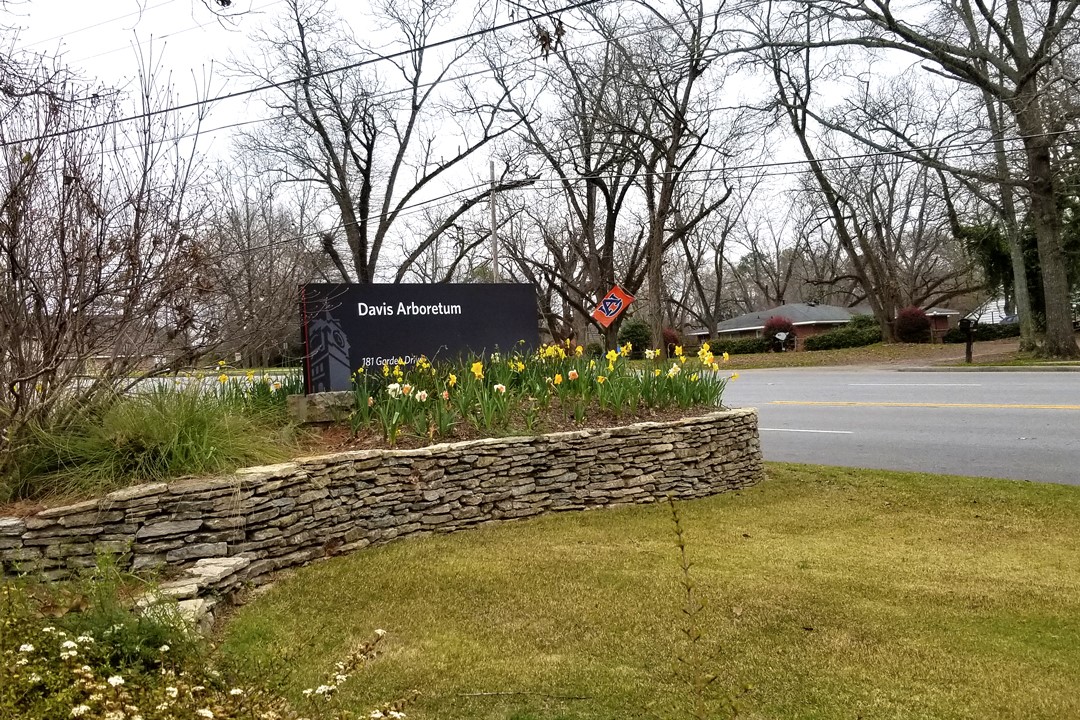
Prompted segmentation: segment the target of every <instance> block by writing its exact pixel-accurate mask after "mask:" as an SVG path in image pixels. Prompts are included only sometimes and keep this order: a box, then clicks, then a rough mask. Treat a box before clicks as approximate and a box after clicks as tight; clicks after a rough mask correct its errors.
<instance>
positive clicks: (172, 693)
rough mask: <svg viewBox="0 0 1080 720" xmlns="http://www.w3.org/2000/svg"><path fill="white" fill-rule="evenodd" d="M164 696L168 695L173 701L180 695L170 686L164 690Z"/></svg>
mask: <svg viewBox="0 0 1080 720" xmlns="http://www.w3.org/2000/svg"><path fill="white" fill-rule="evenodd" d="M165 694H166V695H168V696H169V697H170V698H172V699H173V700H175V699H176V696H177V695H179V694H180V691H179V690H177V689H176V688H174V687H171V686H170V687H167V688H165Z"/></svg>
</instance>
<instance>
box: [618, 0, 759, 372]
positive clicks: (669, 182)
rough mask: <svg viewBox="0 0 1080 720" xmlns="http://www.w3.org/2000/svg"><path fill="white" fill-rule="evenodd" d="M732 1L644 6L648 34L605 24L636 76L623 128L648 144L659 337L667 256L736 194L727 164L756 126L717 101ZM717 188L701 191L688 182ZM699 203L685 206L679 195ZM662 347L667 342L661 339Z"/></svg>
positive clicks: (653, 305) (654, 314) (654, 317)
mask: <svg viewBox="0 0 1080 720" xmlns="http://www.w3.org/2000/svg"><path fill="white" fill-rule="evenodd" d="M724 6H725V3H723V2H721V3H720V4H719V5H718V6H717V7H716V9H715V10H713V11H711V12H710V11H707V10H706V9H705V7H704V6H703V5H702V4H700V3H697V2H692V1H690V0H677V1H676V2H675V3H674V4H673V5H672V6H671V7H670V9H667V11H666V12H665V11H664V10H661V9H658V8H656V7H654V6H652V5H650V4H648V3H642V4H641V6H640V7H641V9H642V17H641V19H640V24H641V29H642V30H644V32H643V33H642V34H639V35H637V36H636V37H635V38H634V39H632V40H628V39H626V38H624V37H620V36H619V35H618V33H615V32H613V29H612V27H611V26H610V25H605V24H604V23H602V22H600V23H598V26H599V28H600V30H601V31H603V32H605V36H606V37H607V39H608V40H609V42H611V43H612V44H613V45H614V46H615V47H616V48H618V50H619V52H620V53H621V54H622V55H623V57H624V58H625V61H626V63H627V66H628V67H629V68H631V71H632V73H633V86H634V88H635V90H636V98H637V99H639V104H638V106H637V109H638V112H639V117H638V118H636V119H635V121H634V122H633V123H631V124H628V125H625V126H623V127H620V129H621V130H622V131H623V132H626V133H628V134H631V135H636V136H637V137H638V138H639V139H640V141H641V145H640V147H641V160H642V169H643V174H642V177H641V181H640V182H641V187H642V191H643V194H644V200H645V205H646V208H647V218H648V225H647V231H646V251H645V256H646V265H647V273H646V275H647V282H648V287H649V310H650V313H649V314H650V316H651V318H650V319H651V322H652V335H653V337H655V338H659V337H661V335H662V332H663V319H664V312H663V310H664V307H665V298H664V288H665V283H664V257H665V253H666V251H667V249H668V248H669V247H671V246H672V245H674V244H676V243H679V242H681V239H682V238H683V237H684V236H685V235H686V234H687V233H690V232H692V231H693V230H694V229H695V228H696V227H697V225H698V224H700V223H701V222H703V221H704V220H706V219H707V218H708V217H710V216H711V215H712V214H713V213H715V212H716V211H717V210H718V209H719V208H720V207H721V206H722V205H723V204H724V203H725V202H727V200H728V199H729V198H730V196H731V193H732V189H733V188H732V187H731V185H730V184H728V183H727V182H725V180H724V172H723V165H724V163H725V161H727V160H728V159H730V158H733V157H737V156H738V155H739V154H741V153H740V152H739V151H738V150H737V148H741V147H745V145H746V143H745V139H746V137H747V135H748V134H749V128H748V127H747V126H746V124H745V122H744V120H743V119H742V117H741V116H740V114H739V113H738V111H735V113H734V114H733V113H729V112H726V111H724V110H722V109H721V108H720V107H719V104H718V102H717V97H718V91H719V87H720V84H721V80H722V76H721V75H720V74H719V68H718V65H719V61H720V59H721V57H722V54H723V50H724V47H723V41H724V27H723V24H724V21H725V19H726V18H727V14H726V13H725V7H724ZM688 181H690V182H703V183H704V184H705V186H707V187H709V188H710V190H709V191H708V192H706V193H699V194H697V195H694V194H693V193H690V192H687V190H686V184H687V182H688ZM689 197H694V198H695V202H693V203H692V204H690V203H688V204H686V205H683V206H681V207H680V205H679V202H680V200H685V199H687V198H689ZM661 352H662V353H666V347H664V346H663V344H661Z"/></svg>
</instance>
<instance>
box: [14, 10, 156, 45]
mask: <svg viewBox="0 0 1080 720" xmlns="http://www.w3.org/2000/svg"><path fill="white" fill-rule="evenodd" d="M174 2H176V0H164V2H159V3H158V4H157V5H149V6H147V7H144V8H139V9H138V10H133V11H132V12H129V13H125V14H123V15H117V16H116V17H114V18H109V19H108V20H101V21H99V22H96V23H94V24H93V25H87V26H85V27H81V28H76V29H75V30H69V31H67V32H62V33H60V34H58V35H53V36H52V37H47V38H45V39H44V40H36V41H34V42H32V43H30V44H29V45H26V46H25V47H28V48H32V47H37V46H38V45H44V44H45V43H48V42H52V41H53V40H60V39H61V38H66V37H71V36H72V35H78V34H79V33H81V32H86V31H87V30H93V29H94V28H99V27H101V26H102V25H108V24H109V23H114V22H116V21H118V20H126V19H127V18H129V17H136V16H142V15H143V14H145V13H147V12H149V11H151V10H156V9H158V8H159V7H164V6H165V5H171V4H173V3H174Z"/></svg>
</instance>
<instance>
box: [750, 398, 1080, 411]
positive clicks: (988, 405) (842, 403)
mask: <svg viewBox="0 0 1080 720" xmlns="http://www.w3.org/2000/svg"><path fill="white" fill-rule="evenodd" d="M769 404H770V405H818V406H828V407H923V408H997V409H1010V410H1080V405H1008V404H1004V403H928V402H850V401H845V400H825V401H809V400H773V401H772V402H770V403H769Z"/></svg>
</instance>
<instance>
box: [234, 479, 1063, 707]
mask: <svg viewBox="0 0 1080 720" xmlns="http://www.w3.org/2000/svg"><path fill="white" fill-rule="evenodd" d="M769 475H770V478H769V479H768V480H767V481H766V482H764V483H763V484H761V485H760V486H758V487H756V488H754V489H751V490H748V491H743V492H740V493H737V494H733V495H725V496H720V497H715V498H710V499H706V500H701V501H695V502H689V503H684V504H680V505H679V507H680V512H681V513H682V516H683V528H684V531H685V534H686V537H687V541H688V552H689V554H690V558H691V560H692V561H693V563H694V564H693V567H692V569H691V571H690V574H691V577H692V578H693V579H694V581H696V583H697V584H698V585H697V589H698V590H699V591H700V594H701V596H702V597H703V598H704V600H705V602H706V608H705V610H704V611H703V612H701V613H699V614H698V615H697V620H698V621H699V622H700V624H701V627H702V632H703V639H702V641H701V643H699V644H698V646H697V648H696V649H693V650H690V651H688V650H687V642H686V641H685V639H684V638H683V636H682V635H681V634H680V627H681V626H682V625H683V624H684V616H683V615H682V613H681V608H682V607H683V603H684V600H685V595H684V594H683V593H682V591H681V588H680V579H681V578H682V574H681V571H680V568H679V556H678V549H677V548H676V546H675V542H674V532H673V524H672V519H671V514H670V511H669V510H668V508H667V507H666V506H663V505H651V506H640V507H633V508H625V509H618V510H610V511H594V512H585V513H575V514H563V515H557V516H548V517H543V518H539V519H534V520H529V521H524V522H516V523H507V524H502V525H492V526H488V527H485V528H481V529H477V530H473V531H469V532H466V533H460V534H456V535H449V536H432V537H426V538H420V539H413V540H406V541H402V542H399V543H396V544H391V545H388V546H383V547H379V548H373V549H368V550H364V551H361V552H358V553H356V554H354V555H352V556H349V557H345V558H339V559H335V560H332V561H328V562H325V563H321V564H317V565H314V566H311V567H308V568H305V569H303V570H301V571H299V572H297V573H295V574H294V575H292V576H291V577H289V578H288V579H283V580H282V581H281V582H279V583H278V584H277V585H276V586H275V587H274V588H273V589H272V590H271V591H269V592H268V593H266V594H265V595H263V596H261V597H259V598H258V599H256V600H254V601H253V602H252V603H251V604H249V605H247V606H246V607H244V608H243V609H241V610H240V611H239V612H238V613H237V615H236V616H235V617H234V618H233V619H232V620H231V622H230V623H229V624H228V626H227V627H226V628H225V631H224V637H223V647H222V650H223V652H224V653H225V654H226V655H228V656H232V657H236V658H246V659H249V660H250V659H251V658H259V659H263V660H265V659H268V658H269V659H272V658H287V661H286V663H287V665H288V666H289V667H291V668H292V669H293V671H294V673H293V675H292V676H291V678H290V679H289V680H288V681H287V686H286V687H285V688H284V691H285V692H286V693H287V694H290V695H294V696H295V695H297V694H298V693H299V691H300V690H301V689H302V688H304V687H311V686H314V685H315V684H318V678H319V677H320V676H321V675H322V674H323V673H325V672H326V671H327V670H329V669H330V668H331V667H332V665H333V663H334V661H335V660H337V659H339V658H341V657H342V656H343V655H345V653H346V652H347V651H348V650H349V648H350V647H351V646H352V644H353V643H355V642H357V641H359V640H361V639H365V638H367V637H369V636H370V635H371V633H372V631H373V630H374V629H375V628H385V629H386V631H387V636H386V639H385V641H384V650H385V653H384V655H382V656H381V657H380V658H379V659H378V660H376V661H375V662H374V663H373V664H372V665H371V666H370V667H369V668H368V669H367V670H365V671H363V672H362V673H361V674H360V675H358V676H357V677H356V678H354V679H352V680H350V681H349V682H348V683H347V684H346V685H344V686H343V687H342V692H341V695H340V696H339V701H340V702H341V703H343V704H344V705H345V706H346V707H349V708H351V709H354V710H356V711H358V712H361V713H362V716H366V714H367V712H366V711H367V710H370V708H372V707H374V706H376V705H378V704H379V703H381V702H384V701H387V700H392V699H394V698H397V697H400V696H403V695H406V694H407V693H408V692H409V691H411V690H418V691H420V692H421V693H422V695H421V696H420V697H419V699H418V700H417V701H416V703H415V704H413V705H411V706H410V707H409V709H408V717H409V718H410V720H416V719H417V718H430V719H432V720H434V719H436V718H439V719H443V718H447V719H449V718H454V719H465V720H468V719H471V718H508V719H509V718H512V719H515V720H532V719H540V718H545V719H547V718H552V719H554V718H568V719H569V718H574V719H577V718H590V719H591V718H596V719H600V718H605V719H612V718H616V719H622V718H649V717H660V718H665V719H668V718H675V717H687V716H688V714H687V712H686V711H687V710H688V709H689V708H690V706H691V700H692V696H691V693H690V692H688V690H687V689H686V687H685V685H682V684H680V681H679V680H678V678H677V675H676V673H677V671H678V670H679V667H680V663H679V661H678V659H677V658H678V657H679V656H680V655H689V656H690V657H698V658H701V657H706V659H705V660H704V661H703V662H702V663H700V665H701V666H702V667H706V668H707V669H708V670H709V671H710V672H715V673H716V674H717V675H718V676H719V680H718V681H717V682H716V683H715V685H714V687H718V688H719V689H720V690H721V691H723V692H725V693H740V694H741V695H742V697H741V699H740V700H739V705H740V708H741V713H740V717H746V718H770V719H776V718H821V719H826V718H837V719H839V718H845V719H854V718H898V719H899V718H904V719H905V720H908V719H911V718H935V719H938V718H973V719H975V718H978V719H979V720H983V719H989V718H993V719H994V720H1001V719H1005V718H1025V719H1029V718H1047V719H1050V718H1053V719H1054V720H1059V719H1061V718H1073V717H1080V693H1078V692H1077V688H1080V488H1073V487H1063V486H1054V485H1037V484H1029V483H1018V482H1007V481H997V480H985V479H970V478H955V477H940V476H931V475H920V474H908V473H885V472H878V471H864V470H847V469H838V468H821V467H811V466H798V465H775V464H773V465H769ZM710 707H711V708H712V709H711V710H710V711H709V713H707V714H706V716H707V717H722V715H721V714H720V712H719V709H718V708H719V707H720V706H719V704H714V705H712V706H710Z"/></svg>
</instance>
